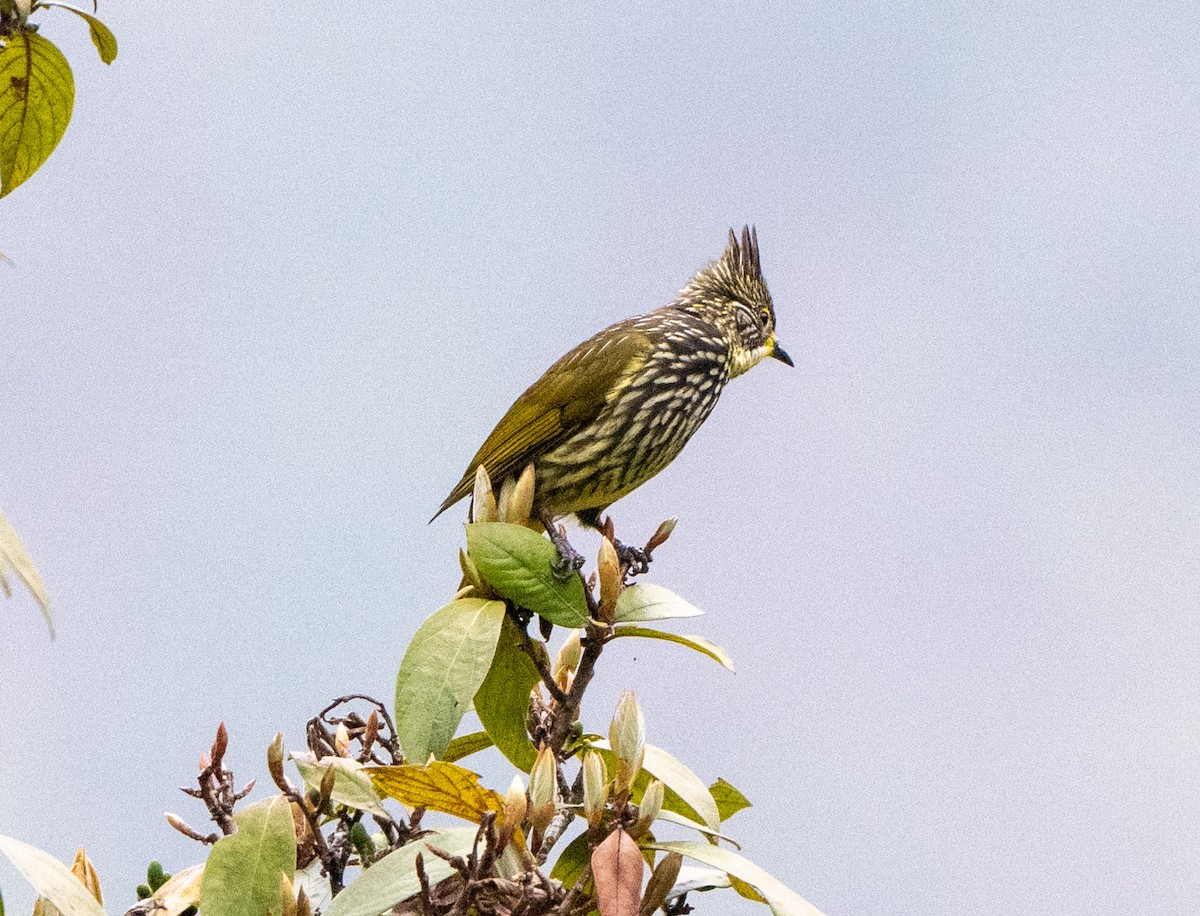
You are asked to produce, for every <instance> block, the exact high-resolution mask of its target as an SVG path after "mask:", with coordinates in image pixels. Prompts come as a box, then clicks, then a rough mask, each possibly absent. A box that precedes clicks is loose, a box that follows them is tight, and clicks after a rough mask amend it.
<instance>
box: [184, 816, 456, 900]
mask: <svg viewBox="0 0 1200 916" xmlns="http://www.w3.org/2000/svg"><path fill="white" fill-rule="evenodd" d="M478 832H479V830H478V828H477V827H460V828H457V829H455V830H443V831H441V832H440V833H435V834H432V835H429V836H423V837H421V839H419V840H416V841H414V842H412V843H409V844H408V845H407V846H401V847H400V848H399V849H397V850H395V851H394V852H390V853H388V854H387V855H386V856H384V857H383V858H382V859H379V860H378V861H376V862H375V864H374V865H372V866H371V867H370V868H368V869H367V870H366V871H364V872H363V873H362V874H361V875H359V876H358V878H356V879H355V880H354V881H352V882H351V883H350V884H349V885H347V886H346V889H345V890H343V891H342V892H341V893H340V894H338V895H337V896H336V897H334V898H333V902H332V903H331V904H329V909H328V910H326V911H325V916H379V914H380V913H384V912H387V911H388V910H390V909H391V908H392V907H394V906H395V905H396V904H397V903H399V902H400V901H402V900H407V899H408V898H409V897H411V896H413V895H414V894H417V893H420V891H421V882H420V880H419V879H418V878H417V865H416V862H417V853H421V857H422V861H423V863H424V865H425V874H426V876H427V877H428V878H429V883H430V884H437V883H438V882H439V881H441V880H443V879H445V878H449V877H450V876H451V875H453V874H457V872H455V870H454V869H453V868H452V867H451V866H450V863H449V862H447V861H446V860H445V859H443V858H441V857H440V856H436V855H434V854H433V853H432V852H430V851H429V847H430V846H436V847H437V848H438V849H440V850H442V851H443V852H448V853H450V854H451V855H456V856H465V855H467V854H469V853H470V852H471V848H472V847H473V846H474V845H475V834H476V833H478ZM205 916H208V914H207V913H206V914H205Z"/></svg>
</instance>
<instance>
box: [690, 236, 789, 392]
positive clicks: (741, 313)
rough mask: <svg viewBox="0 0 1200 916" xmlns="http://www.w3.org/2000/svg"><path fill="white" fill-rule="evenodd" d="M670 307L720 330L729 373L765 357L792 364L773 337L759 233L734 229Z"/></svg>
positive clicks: (773, 324) (735, 373) (750, 366)
mask: <svg viewBox="0 0 1200 916" xmlns="http://www.w3.org/2000/svg"><path fill="white" fill-rule="evenodd" d="M672 307H675V308H684V309H687V310H689V311H693V312H696V313H698V314H700V315H701V316H703V317H704V318H705V319H707V320H708V321H711V322H712V323H713V324H715V325H716V326H717V327H719V328H720V329H721V333H722V336H723V337H725V339H726V340H727V341H728V342H729V345H730V351H731V356H732V367H731V369H730V375H731V376H735V375H741V374H742V373H743V372H745V371H747V370H748V369H751V368H753V367H754V366H756V365H758V364H759V363H760V362H762V361H763V360H764V359H766V358H767V357H768V356H770V357H773V358H774V359H777V360H779V361H780V362H782V363H787V364H788V365H789V366H791V365H793V363H792V358H791V357H790V356H788V355H787V352H786V351H785V350H784V349H783V347H781V346H780V345H779V341H778V340H777V339H776V337H775V307H774V306H773V305H772V304H771V293H770V291H769V290H768V289H767V281H766V280H764V279H763V275H762V264H761V263H760V262H759V258H758V233H757V232H756V231H755V230H754V229H752V228H751V227H749V226H745V227H743V229H742V239H741V242H739V241H738V238H737V236H736V235H735V234H734V231H733V230H732V229H730V230H729V245H728V246H727V247H726V248H725V253H724V254H722V255H721V257H719V258H717V260H715V261H713V262H712V263H711V264H709V265H708V266H707V267H705V268H704V269H703V270H701V271H700V272H699V273H697V274H696V275H695V276H694V277H692V279H691V280H689V281H688V284H687V286H685V287H684V288H683V289H682V290H681V291H680V293H679V297H678V298H677V299H676V300H675V302H673V303H672Z"/></svg>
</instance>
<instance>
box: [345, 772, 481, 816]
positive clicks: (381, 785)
mask: <svg viewBox="0 0 1200 916" xmlns="http://www.w3.org/2000/svg"><path fill="white" fill-rule="evenodd" d="M366 773H367V774H368V775H369V776H370V778H371V779H372V781H374V783H375V788H376V789H378V790H379V791H380V792H382V793H383V794H384V795H386V796H388V797H389V798H394V799H396V801H398V802H400V803H401V804H404V805H408V807H410V808H427V809H429V810H430V811H441V812H443V813H444V814H453V815H454V816H455V817H461V818H464V819H466V820H468V821H472V822H473V823H476V824H478V823H479V821H480V819H481V818H482V817H483V815H484V814H486V813H487V812H488V811H499V810H500V809H501V808H503V807H504V798H503V797H502V796H501V795H500V794H499V793H497V792H493V791H492V790H491V789H488V788H485V787H484V786H481V785H480V784H479V774H478V773H472V772H471V771H470V770H468V769H465V768H464V767H460V766H459V765H458V764H455V763H447V762H446V761H444V760H435V761H433V762H432V763H430V764H429V765H428V766H423V767H418V766H391V767H386V766H385V767H367V768H366Z"/></svg>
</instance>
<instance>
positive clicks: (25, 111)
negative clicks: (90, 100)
mask: <svg viewBox="0 0 1200 916" xmlns="http://www.w3.org/2000/svg"><path fill="white" fill-rule="evenodd" d="M5 41H7V42H8V44H7V45H6V46H5V47H4V48H2V49H0V197H3V196H4V195H5V194H7V193H9V192H10V191H11V190H12V189H13V188H15V187H17V185H19V184H21V182H23V181H24V180H25V179H26V178H28V177H29V176H30V175H32V174H33V173H34V172H36V171H37V170H38V168H40V167H41V165H42V163H43V162H45V161H46V159H47V158H49V156H50V154H51V153H52V152H54V147H56V146H58V141H59V140H61V139H62V136H63V134H64V133H65V132H66V130H67V122H69V121H70V120H71V109H72V108H73V107H74V105H75V80H74V78H73V77H72V76H71V67H70V66H69V65H68V64H67V59H66V58H65V57H63V55H62V52H61V51H60V50H58V48H57V47H55V46H54V44H53V43H52V42H50V41H48V40H47V39H45V38H43V37H42V36H41V35H38V34H37V33H36V32H18V33H17V34H15V35H10V36H8V37H7V38H6V39H5Z"/></svg>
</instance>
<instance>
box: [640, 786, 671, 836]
mask: <svg viewBox="0 0 1200 916" xmlns="http://www.w3.org/2000/svg"><path fill="white" fill-rule="evenodd" d="M663 789H664V786H663V784H662V781H661V780H658V779H652V780H650V785H648V786H646V791H645V792H643V793H642V800H641V801H640V802H639V803H638V819H637V824H636V825H634V828H633V835H634V836H635V837H639V836H641V835H642V834H643V833H645V832H646V831H647V830H649V829H650V825H651V824H653V823H654V819H655V818H657V817H658V814H659V812H660V811H662V806H663Z"/></svg>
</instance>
